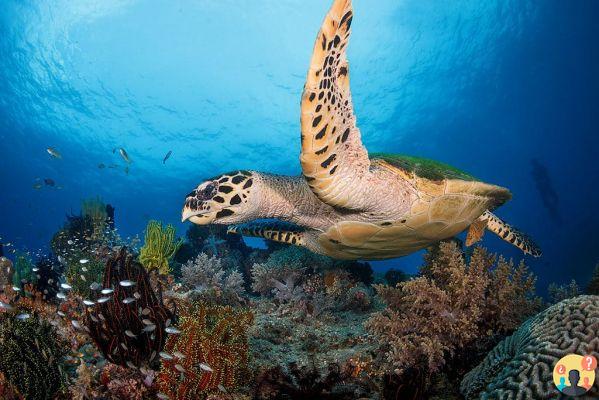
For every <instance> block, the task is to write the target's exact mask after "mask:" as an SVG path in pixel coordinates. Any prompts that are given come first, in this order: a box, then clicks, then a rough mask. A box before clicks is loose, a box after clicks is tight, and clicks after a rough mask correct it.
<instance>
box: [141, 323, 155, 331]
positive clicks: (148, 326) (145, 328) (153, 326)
mask: <svg viewBox="0 0 599 400" xmlns="http://www.w3.org/2000/svg"><path fill="white" fill-rule="evenodd" d="M155 330H156V325H153V324H152V325H147V326H145V327H144V328H143V329H142V331H143V332H153V331H155Z"/></svg>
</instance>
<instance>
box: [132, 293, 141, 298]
mask: <svg viewBox="0 0 599 400" xmlns="http://www.w3.org/2000/svg"><path fill="white" fill-rule="evenodd" d="M133 297H135V298H136V299H137V300H139V299H141V294H139V293H138V292H135V293H133Z"/></svg>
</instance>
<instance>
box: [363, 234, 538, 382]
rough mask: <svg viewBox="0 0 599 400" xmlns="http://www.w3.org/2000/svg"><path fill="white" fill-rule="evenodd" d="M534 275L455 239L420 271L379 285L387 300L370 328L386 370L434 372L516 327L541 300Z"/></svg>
mask: <svg viewBox="0 0 599 400" xmlns="http://www.w3.org/2000/svg"><path fill="white" fill-rule="evenodd" d="M534 282H535V279H534V278H533V276H532V275H531V274H529V272H528V270H527V268H526V267H525V266H524V265H523V264H520V265H519V266H518V267H514V266H513V264H512V263H511V262H507V261H506V260H504V259H503V258H501V257H499V259H498V260H497V259H496V257H494V256H491V255H489V254H488V253H487V252H486V251H485V250H483V249H480V248H477V249H475V250H474V252H473V254H472V256H471V258H470V260H469V262H467V261H466V258H465V256H464V254H463V253H462V251H461V249H460V248H459V247H458V245H457V244H456V243H455V242H446V243H441V244H440V245H439V248H438V249H436V250H434V251H433V252H431V253H430V254H429V255H428V257H427V262H426V264H425V265H424V267H422V268H421V271H420V276H418V277H416V278H414V279H412V280H410V281H407V282H402V283H399V284H398V285H397V287H395V288H392V287H389V286H383V285H377V286H376V290H377V293H378V295H379V296H380V297H381V298H382V299H383V300H384V301H385V303H386V304H387V307H386V308H385V309H384V310H383V311H381V312H378V313H375V314H374V315H373V316H372V317H371V318H370V319H369V321H368V322H367V324H366V327H367V329H368V330H369V332H371V333H372V334H373V335H374V336H375V337H376V338H377V340H378V341H379V343H380V345H381V351H382V354H384V357H383V359H382V360H380V361H381V369H382V371H387V372H390V371H393V372H395V373H396V374H398V375H401V374H403V373H406V372H407V371H409V370H410V369H411V368H419V369H424V370H425V371H426V373H427V374H429V375H430V374H433V373H435V372H438V371H440V370H441V369H442V368H443V367H444V366H445V365H446V363H447V362H448V360H450V359H452V358H454V355H455V354H456V352H458V351H459V350H463V349H465V348H466V347H468V346H480V345H481V343H484V342H485V340H486V339H488V338H489V337H491V336H493V335H496V334H503V333H508V332H510V331H511V330H513V329H515V328H516V327H517V326H518V325H519V324H520V323H521V322H522V321H523V320H524V319H525V318H527V317H528V316H529V315H531V314H533V313H534V312H535V311H536V310H537V309H538V307H539V305H540V300H539V299H537V298H534V297H533V290H534ZM460 353H468V352H467V351H461V352H460ZM454 361H455V359H454Z"/></svg>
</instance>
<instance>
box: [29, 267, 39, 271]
mask: <svg viewBox="0 0 599 400" xmlns="http://www.w3.org/2000/svg"><path fill="white" fill-rule="evenodd" d="M31 270H32V271H33V272H37V271H39V270H40V269H39V268H36V267H33V268H31Z"/></svg>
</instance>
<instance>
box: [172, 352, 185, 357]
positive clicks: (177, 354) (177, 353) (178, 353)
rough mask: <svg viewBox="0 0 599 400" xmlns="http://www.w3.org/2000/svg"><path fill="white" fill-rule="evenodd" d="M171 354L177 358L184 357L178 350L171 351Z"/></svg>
mask: <svg viewBox="0 0 599 400" xmlns="http://www.w3.org/2000/svg"><path fill="white" fill-rule="evenodd" d="M173 355H174V356H175V357H177V358H179V359H183V358H185V354H183V353H181V352H180V351H175V352H173Z"/></svg>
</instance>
